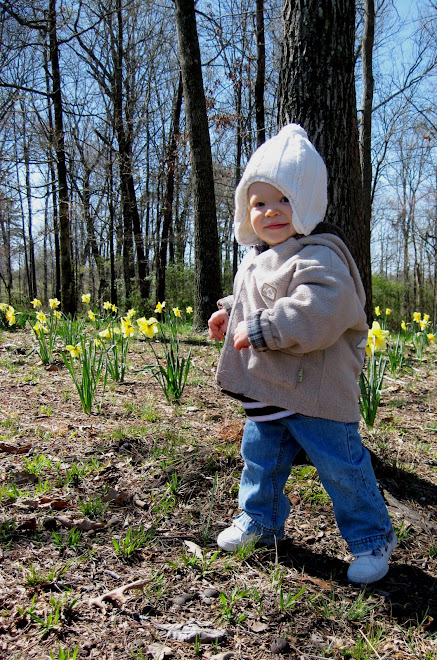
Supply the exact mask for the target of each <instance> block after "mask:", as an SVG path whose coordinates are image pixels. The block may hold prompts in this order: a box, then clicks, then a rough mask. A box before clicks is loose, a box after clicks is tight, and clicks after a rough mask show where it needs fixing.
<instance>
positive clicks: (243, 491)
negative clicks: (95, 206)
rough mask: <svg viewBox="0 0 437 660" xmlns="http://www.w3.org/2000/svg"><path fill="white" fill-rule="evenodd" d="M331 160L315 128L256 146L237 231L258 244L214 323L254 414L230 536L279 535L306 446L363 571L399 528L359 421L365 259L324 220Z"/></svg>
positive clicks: (379, 570)
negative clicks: (288, 488) (313, 134)
mask: <svg viewBox="0 0 437 660" xmlns="http://www.w3.org/2000/svg"><path fill="white" fill-rule="evenodd" d="M326 206H327V179H326V167H325V164H324V162H323V160H322V158H321V156H320V155H319V154H318V152H317V151H316V149H315V148H314V147H313V145H312V144H311V143H310V141H309V140H308V136H307V134H306V132H305V131H304V130H303V128H302V127H301V126H298V125H297V124H289V125H287V126H285V127H284V128H283V129H282V130H281V131H280V132H279V133H278V135H276V136H275V137H273V138H272V139H270V140H268V141H267V142H265V143H264V144H263V145H261V146H260V147H259V149H257V151H256V152H255V153H254V154H253V156H252V157H251V159H250V160H249V163H248V164H247V167H246V170H245V172H244V174H243V177H242V179H241V181H240V183H239V185H238V187H237V190H236V194H235V217H234V231H235V237H236V239H237V241H238V243H239V244H240V245H243V246H248V247H252V249H251V250H250V251H249V252H248V253H247V254H246V255H245V257H244V258H243V260H242V262H241V265H240V267H239V269H238V273H237V275H236V278H235V282H234V292H233V295H232V296H229V297H227V298H224V299H222V300H220V301H219V302H218V307H219V309H218V311H217V312H215V313H214V314H213V315H212V316H211V318H210V320H209V322H208V325H209V334H210V337H211V338H214V339H216V340H218V341H220V340H222V339H223V338H224V337H225V343H224V346H223V349H222V351H221V355H220V361H219V364H218V368H217V375H216V379H217V383H218V385H219V386H220V388H221V389H222V390H224V391H225V393H226V394H228V395H230V396H232V397H234V398H236V399H238V400H239V401H241V403H242V406H243V408H244V409H245V412H246V415H247V421H246V425H245V429H244V434H243V439H242V446H241V453H242V457H243V460H244V468H243V472H242V475H241V483H240V490H239V505H240V507H241V509H242V513H241V514H240V515H238V516H237V517H236V518H235V520H234V521H233V523H232V525H231V526H230V527H228V528H227V529H225V530H224V531H223V532H221V533H220V534H219V536H218V538H217V543H218V545H219V546H220V547H221V548H222V549H224V550H227V551H230V552H235V551H236V550H237V549H238V548H239V547H240V546H241V545H243V544H244V543H247V542H249V541H257V542H260V543H262V544H264V545H273V544H275V542H276V540H279V539H281V538H282V537H283V535H284V523H285V521H286V519H287V516H288V514H289V511H290V504H289V501H288V498H287V497H286V496H285V494H284V492H283V491H284V486H285V484H286V481H287V479H288V476H289V474H290V470H291V467H292V463H293V459H294V457H295V456H296V454H297V452H298V451H299V449H300V448H303V450H304V451H305V452H306V454H307V455H308V456H309V457H310V459H311V461H312V463H313V465H314V466H315V467H316V468H317V470H318V473H319V477H320V480H321V482H322V484H323V486H324V487H325V489H326V491H327V492H328V494H329V495H330V497H331V499H332V502H333V506H334V512H335V516H336V521H337V524H338V527H339V529H340V532H341V534H342V536H343V537H344V539H345V540H346V541H347V543H348V545H349V548H350V550H351V553H352V554H353V555H354V561H353V562H352V564H351V565H350V566H349V570H348V578H349V580H350V581H351V582H356V583H371V582H375V581H376V580H379V579H381V578H382V577H384V575H386V573H387V571H388V561H389V557H390V554H391V552H392V550H393V549H394V548H395V547H396V536H395V534H394V531H393V527H392V524H391V521H390V518H389V515H388V512H387V508H386V506H385V504H384V500H383V499H382V497H381V495H380V493H379V491H378V488H377V484H376V479H375V475H374V472H373V469H372V466H371V462H370V456H369V453H368V451H367V450H366V449H365V448H364V447H363V445H362V442H361V437H360V435H359V432H358V422H359V420H360V412H359V405H358V394H359V393H358V385H357V381H358V376H359V373H360V371H361V369H362V366H363V361H364V349H365V346H366V341H367V329H368V326H367V323H366V315H365V312H364V302H365V294H364V289H363V286H362V283H361V279H360V276H359V273H358V269H357V266H356V264H355V262H354V260H353V258H352V256H351V254H350V252H349V250H348V248H347V247H346V245H345V243H344V241H343V240H342V238H340V236H339V230H337V229H336V228H335V227H334V226H333V225H329V224H327V223H324V222H323V218H324V215H325V212H326Z"/></svg>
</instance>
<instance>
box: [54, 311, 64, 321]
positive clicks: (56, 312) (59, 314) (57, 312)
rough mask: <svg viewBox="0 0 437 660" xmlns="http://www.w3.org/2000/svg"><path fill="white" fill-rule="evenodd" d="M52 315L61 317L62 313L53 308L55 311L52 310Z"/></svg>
mask: <svg viewBox="0 0 437 660" xmlns="http://www.w3.org/2000/svg"><path fill="white" fill-rule="evenodd" d="M53 316H54V317H55V318H57V319H61V318H62V314H61V312H60V311H59V309H55V311H54V312H53Z"/></svg>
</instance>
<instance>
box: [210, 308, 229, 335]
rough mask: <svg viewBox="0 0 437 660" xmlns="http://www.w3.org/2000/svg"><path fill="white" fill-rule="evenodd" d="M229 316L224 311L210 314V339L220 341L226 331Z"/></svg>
mask: <svg viewBox="0 0 437 660" xmlns="http://www.w3.org/2000/svg"><path fill="white" fill-rule="evenodd" d="M228 323H229V316H228V313H227V311H226V310H225V309H219V310H218V311H217V312H214V314H212V316H211V318H210V319H209V321H208V328H209V336H210V337H211V339H216V340H217V341H221V340H222V339H223V337H224V336H225V333H226V330H227V329H228Z"/></svg>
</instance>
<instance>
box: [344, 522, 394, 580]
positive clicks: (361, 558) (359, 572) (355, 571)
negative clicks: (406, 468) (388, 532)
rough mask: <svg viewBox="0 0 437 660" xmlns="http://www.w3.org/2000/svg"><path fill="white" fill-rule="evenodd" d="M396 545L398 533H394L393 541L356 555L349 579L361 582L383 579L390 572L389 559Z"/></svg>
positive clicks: (350, 568) (348, 573)
mask: <svg viewBox="0 0 437 660" xmlns="http://www.w3.org/2000/svg"><path fill="white" fill-rule="evenodd" d="M396 545H397V538H396V534H393V537H392V539H391V541H389V542H388V543H387V545H386V546H382V547H381V548H376V550H369V551H368V552H362V553H359V554H357V555H355V558H354V561H353V562H352V564H351V565H350V566H349V570H348V572H347V576H348V579H349V580H350V581H351V582H356V583H361V584H370V583H371V582H377V580H381V579H382V578H383V577H384V575H387V573H388V560H389V559H390V555H391V553H392V552H393V550H394V549H395V548H396Z"/></svg>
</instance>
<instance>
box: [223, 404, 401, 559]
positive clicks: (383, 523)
mask: <svg viewBox="0 0 437 660" xmlns="http://www.w3.org/2000/svg"><path fill="white" fill-rule="evenodd" d="M301 447H302V448H303V449H304V451H305V452H306V454H307V455H308V456H309V457H310V459H311V461H312V463H313V465H314V467H316V468H317V471H318V473H319V477H320V481H321V482H322V484H323V486H324V488H325V489H326V491H327V492H328V494H329V495H330V497H331V499H332V503H333V506H334V513H335V517H336V520H337V524H338V527H339V529H340V532H341V535H342V536H343V538H344V539H345V540H346V541H347V543H348V545H349V548H350V550H351V552H352V553H353V554H357V553H360V552H367V551H368V550H373V549H375V548H378V547H381V546H383V545H386V543H387V541H388V540H390V539H391V537H392V535H393V527H392V524H391V521H390V517H389V515H388V512H387V508H386V506H385V503H384V500H383V499H382V496H381V494H380V492H379V490H378V487H377V484H376V479H375V474H374V472H373V468H372V464H371V462H370V455H369V452H368V451H367V450H366V449H365V448H364V447H363V445H362V442H361V437H360V434H359V433H358V424H355V423H352V424H344V423H342V422H333V421H331V420H329V419H320V418H317V417H305V416H304V415H290V416H289V417H284V418H283V419H279V420H275V421H272V422H252V421H251V420H247V422H246V426H245V429H244V433H243V440H242V445H241V454H242V457H243V459H244V469H243V473H242V475H241V483H240V491H239V505H240V507H241V509H243V513H242V514H240V515H239V516H237V518H236V519H235V523H236V524H237V526H238V527H240V528H241V529H243V530H248V531H250V532H253V533H255V534H258V535H259V536H260V537H261V540H262V541H264V542H266V543H267V544H269V543H272V542H274V539H275V538H276V539H280V538H281V537H282V536H283V535H284V523H285V521H286V519H287V516H288V514H289V513H290V503H289V501H288V498H287V497H286V496H285V495H284V486H285V483H286V481H287V479H288V477H289V474H290V470H291V467H292V463H293V459H294V457H295V456H296V454H297V452H298V451H299V449H300V448H301Z"/></svg>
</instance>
